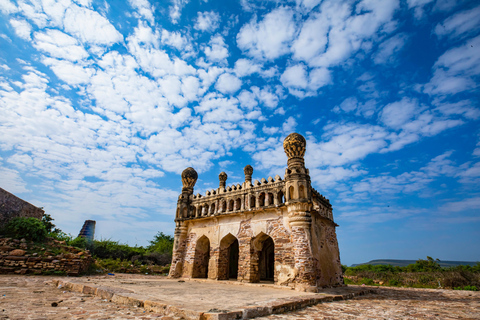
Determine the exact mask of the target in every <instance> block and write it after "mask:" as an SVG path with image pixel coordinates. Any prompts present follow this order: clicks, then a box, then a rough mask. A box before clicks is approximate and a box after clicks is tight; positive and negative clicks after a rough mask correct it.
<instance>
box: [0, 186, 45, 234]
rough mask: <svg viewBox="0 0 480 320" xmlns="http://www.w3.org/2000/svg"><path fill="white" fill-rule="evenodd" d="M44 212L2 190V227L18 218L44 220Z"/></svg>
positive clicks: (0, 203)
mask: <svg viewBox="0 0 480 320" xmlns="http://www.w3.org/2000/svg"><path fill="white" fill-rule="evenodd" d="M43 214H44V211H43V210H42V209H40V208H37V207H35V206H34V205H32V204H30V203H28V202H26V201H24V200H22V199H20V198H19V197H17V196H15V195H13V194H11V193H10V192H8V191H6V190H4V189H2V188H0V227H3V226H4V225H5V224H7V223H8V221H10V219H13V218H17V217H26V218H28V217H34V218H37V219H42V217H43Z"/></svg>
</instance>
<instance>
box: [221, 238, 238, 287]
mask: <svg viewBox="0 0 480 320" xmlns="http://www.w3.org/2000/svg"><path fill="white" fill-rule="evenodd" d="M238 256H239V246H238V239H237V238H236V237H235V236H234V235H232V234H231V233H229V234H227V235H226V236H225V237H223V239H222V240H221V241H220V250H219V257H218V273H217V274H218V279H219V280H228V279H232V278H233V279H235V280H236V279H237V277H238Z"/></svg>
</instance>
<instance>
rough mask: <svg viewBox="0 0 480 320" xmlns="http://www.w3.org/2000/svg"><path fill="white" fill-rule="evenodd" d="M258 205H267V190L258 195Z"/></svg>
mask: <svg viewBox="0 0 480 320" xmlns="http://www.w3.org/2000/svg"><path fill="white" fill-rule="evenodd" d="M258 206H259V207H263V206H265V192H262V193H260V194H259V195H258Z"/></svg>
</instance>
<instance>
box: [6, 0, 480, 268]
mask: <svg viewBox="0 0 480 320" xmlns="http://www.w3.org/2000/svg"><path fill="white" fill-rule="evenodd" d="M0 15H1V19H0V112H1V115H0V187H2V188H4V189H6V190H8V191H10V192H12V193H14V194H16V195H18V196H20V197H22V198H24V199H26V200H27V201H29V202H31V203H33V204H35V205H37V206H41V207H44V208H45V210H46V212H47V213H50V214H51V215H52V216H53V218H54V219H55V221H56V223H57V225H58V226H59V227H60V228H61V229H62V230H64V231H66V232H67V233H71V234H73V235H76V234H78V232H79V230H80V228H81V226H82V224H83V221H84V220H86V219H93V220H96V221H97V230H96V237H97V238H110V239H112V240H119V241H121V242H125V243H129V244H132V245H134V244H138V245H145V244H147V243H148V241H149V240H151V239H152V238H153V236H154V235H155V234H156V233H157V231H163V232H165V233H168V234H173V228H174V223H173V219H174V213H175V205H176V199H177V196H178V194H179V193H180V191H181V181H180V176H179V175H180V173H181V172H182V170H183V169H184V168H186V167H188V166H192V167H194V168H195V169H196V170H197V172H198V173H199V180H198V181H197V185H196V187H195V192H200V193H203V194H204V193H205V191H206V190H207V189H212V188H216V187H217V186H218V174H219V173H220V172H221V171H225V172H227V174H228V176H229V178H228V180H227V184H233V183H235V184H236V183H239V182H242V181H243V170H242V168H243V167H244V166H245V165H247V164H251V165H252V166H253V167H254V173H253V178H254V179H259V180H260V179H261V178H268V176H275V175H276V174H279V175H281V176H282V177H283V174H284V168H285V166H286V160H287V159H286V156H285V154H284V152H283V149H282V141H283V139H284V138H285V137H286V135H288V134H289V133H291V132H298V133H300V134H302V135H304V136H305V137H306V139H307V152H306V166H307V167H308V168H309V169H310V172H311V177H312V184H313V186H314V187H315V188H316V189H317V190H318V191H319V192H321V193H322V194H323V195H325V196H326V197H327V198H329V199H330V201H331V203H332V204H333V207H334V216H335V220H336V222H337V223H338V224H339V225H340V227H339V228H338V229H337V234H338V241H339V244H340V252H341V259H342V263H343V264H348V265H350V264H352V263H360V262H365V261H368V260H370V259H375V258H393V259H395V258H396V259H418V258H425V257H426V256H427V255H429V256H432V257H435V258H439V259H441V260H470V261H475V260H480V257H479V253H480V241H479V240H480V232H479V230H480V214H479V213H480V187H479V186H480V162H479V160H480V129H479V128H480V127H479V119H480V108H479V90H478V88H479V80H480V6H479V5H478V2H476V1H451V0H439V1H433V0H407V1H399V0H364V1H338V0H334V1H327V0H324V1H321V0H304V1H302V0H297V1H249V0H239V1H213V0H208V1H205V0H166V1H152V2H149V1H147V0H140V1H133V0H132V1H90V0H77V1H71V0H63V1H55V0H48V1H47V0H44V1H40V0H35V1H22V0H18V1H14V0H0Z"/></svg>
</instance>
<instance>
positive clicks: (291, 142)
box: [283, 132, 307, 168]
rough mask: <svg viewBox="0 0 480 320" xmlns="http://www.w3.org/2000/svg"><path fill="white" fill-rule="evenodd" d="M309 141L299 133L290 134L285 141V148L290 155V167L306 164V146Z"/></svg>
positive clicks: (288, 155)
mask: <svg viewBox="0 0 480 320" xmlns="http://www.w3.org/2000/svg"><path fill="white" fill-rule="evenodd" d="M306 145H307V141H306V140H305V138H304V137H303V136H302V135H301V134H298V133H295V132H294V133H291V134H289V135H288V136H287V137H286V138H285V140H284V141H283V149H284V150H285V153H286V154H287V157H288V167H289V168H291V167H295V166H302V167H304V166H305V162H304V160H303V156H304V155H305V147H306Z"/></svg>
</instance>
